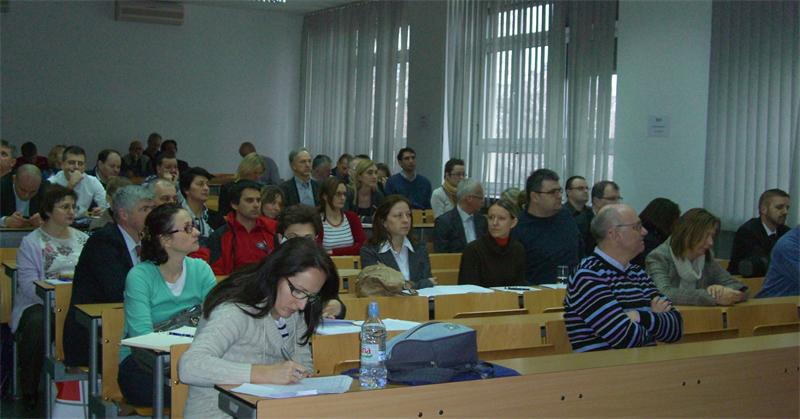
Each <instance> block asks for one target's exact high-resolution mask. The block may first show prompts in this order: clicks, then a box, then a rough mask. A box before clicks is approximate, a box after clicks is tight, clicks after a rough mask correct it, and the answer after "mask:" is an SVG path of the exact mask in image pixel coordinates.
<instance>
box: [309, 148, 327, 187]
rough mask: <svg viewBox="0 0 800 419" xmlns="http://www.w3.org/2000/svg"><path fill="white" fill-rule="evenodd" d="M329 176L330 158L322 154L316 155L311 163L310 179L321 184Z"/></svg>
mask: <svg viewBox="0 0 800 419" xmlns="http://www.w3.org/2000/svg"><path fill="white" fill-rule="evenodd" d="M330 176H331V158H330V157H328V156H326V155H324V154H317V155H316V156H315V157H314V160H313V161H312V162H311V178H312V179H314V180H316V181H317V182H318V183H322V182H323V181H324V180H325V179H327V178H329V177H330Z"/></svg>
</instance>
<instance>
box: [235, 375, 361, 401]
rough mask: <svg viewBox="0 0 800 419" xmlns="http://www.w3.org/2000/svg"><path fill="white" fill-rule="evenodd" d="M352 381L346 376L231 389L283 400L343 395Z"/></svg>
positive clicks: (251, 385) (246, 385)
mask: <svg viewBox="0 0 800 419" xmlns="http://www.w3.org/2000/svg"><path fill="white" fill-rule="evenodd" d="M352 383H353V379H352V378H351V377H348V376H346V375H332V376H328V377H313V378H305V379H303V380H301V381H300V382H299V383H297V384H288V385H283V386H282V385H277V384H250V383H245V384H242V385H240V386H239V387H236V388H233V389H231V391H235V392H237V393H243V394H249V395H251V396H258V397H269V398H272V399H284V398H288V397H302V396H313V395H315V394H334V393H344V392H346V391H347V390H350V385H351V384H352Z"/></svg>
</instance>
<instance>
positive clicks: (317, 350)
mask: <svg viewBox="0 0 800 419" xmlns="http://www.w3.org/2000/svg"><path fill="white" fill-rule="evenodd" d="M400 333H402V332H400V331H389V332H387V333H386V338H387V340H389V339H391V338H392V337H394V336H397V335H399V334H400ZM359 356H360V340H359V336H358V333H344V334H340V335H316V334H315V335H314V336H313V337H312V338H311V358H312V359H313V360H314V370H315V372H316V374H318V375H331V374H336V373H337V372H336V367H337V364H340V363H343V362H348V361H349V362H358V359H359ZM353 360H355V361H353ZM350 368H352V367H350ZM350 368H345V369H344V370H347V369H350ZM344 370H342V371H344Z"/></svg>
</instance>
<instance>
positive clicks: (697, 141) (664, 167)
mask: <svg viewBox="0 0 800 419" xmlns="http://www.w3.org/2000/svg"><path fill="white" fill-rule="evenodd" d="M710 49H711V2H710V1H672V0H670V1H652V2H651V1H647V2H644V1H635V0H622V1H620V6H619V22H618V53H617V60H618V61H617V63H618V64H617V74H618V82H617V131H616V132H617V135H616V136H617V142H616V145H615V165H614V173H615V180H616V181H617V182H618V183H619V184H620V187H621V189H622V195H623V196H624V197H625V201H626V202H627V203H629V204H631V205H633V206H634V208H636V209H637V210H640V211H641V210H642V209H643V208H644V207H645V206H646V205H647V203H648V202H650V200H652V199H653V198H656V197H659V196H663V197H667V198H669V199H672V200H673V201H675V202H677V203H678V204H679V205H680V207H681V210H683V211H685V210H687V209H689V208H692V207H698V206H702V205H703V187H704V184H705V182H704V179H705V155H706V125H707V114H708V86H709V82H708V77H709V73H708V71H709V57H710ZM649 115H661V116H667V117H669V119H670V135H669V137H667V138H648V137H647V118H648V116H649Z"/></svg>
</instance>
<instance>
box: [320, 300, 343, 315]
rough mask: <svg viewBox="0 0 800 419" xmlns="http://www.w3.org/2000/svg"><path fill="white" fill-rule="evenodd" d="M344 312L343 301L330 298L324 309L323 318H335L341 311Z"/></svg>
mask: <svg viewBox="0 0 800 419" xmlns="http://www.w3.org/2000/svg"><path fill="white" fill-rule="evenodd" d="M341 312H342V303H340V302H339V301H338V300H330V301H328V303H327V304H325V307H324V308H323V309H322V318H323V319H335V318H336V316H338V315H339V313H341Z"/></svg>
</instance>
